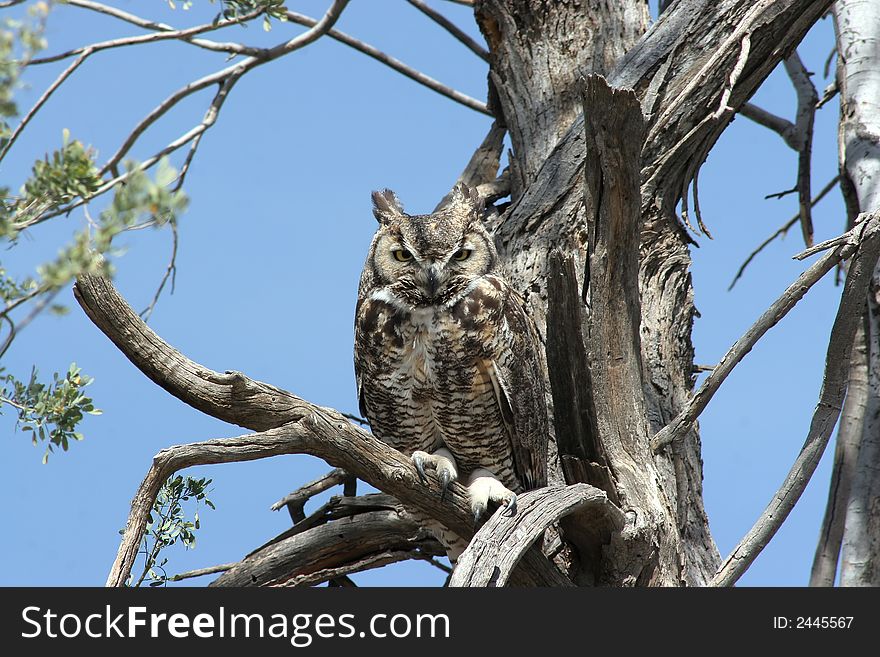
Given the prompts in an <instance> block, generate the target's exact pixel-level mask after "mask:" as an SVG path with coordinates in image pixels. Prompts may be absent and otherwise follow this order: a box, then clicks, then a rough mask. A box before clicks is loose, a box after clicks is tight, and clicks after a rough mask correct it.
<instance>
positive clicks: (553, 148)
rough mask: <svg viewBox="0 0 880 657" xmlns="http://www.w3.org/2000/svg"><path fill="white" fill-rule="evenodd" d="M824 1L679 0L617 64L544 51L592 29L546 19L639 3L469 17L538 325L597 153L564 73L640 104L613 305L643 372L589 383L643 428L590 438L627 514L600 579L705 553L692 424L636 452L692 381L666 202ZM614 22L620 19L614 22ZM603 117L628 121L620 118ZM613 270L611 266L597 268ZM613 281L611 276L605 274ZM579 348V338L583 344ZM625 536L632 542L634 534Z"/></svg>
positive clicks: (515, 252)
mask: <svg viewBox="0 0 880 657" xmlns="http://www.w3.org/2000/svg"><path fill="white" fill-rule="evenodd" d="M597 4H601V3H597ZM829 4H830V2H828V1H818V2H817V1H806V0H801V1H795V0H783V1H778V2H770V1H769V0H763V1H760V2H745V1H739V2H737V1H735V0H724V1H721V2H709V1H708V0H678V2H676V3H673V4H672V5H671V6H669V7H668V9H666V11H665V12H664V13H663V15H662V16H661V18H660V20H659V21H658V22H657V23H656V24H655V25H654V26H653V27H652V28H651V30H650V31H648V33H647V34H646V35H645V36H644V37H643V38H642V39H641V40H640V41H638V42H637V43H635V44H634V45H631V46H630V45H629V44H627V45H625V46H624V49H625V50H626V54H625V55H624V56H623V57H620V58H619V59H617V61H616V64H614V65H613V66H608V64H607V60H606V59H603V58H602V57H598V56H593V55H592V51H591V50H590V48H583V49H582V50H578V51H577V52H578V53H580V54H579V56H577V57H569V58H556V57H553V56H551V55H552V54H555V53H557V52H559V51H560V49H562V48H571V47H573V45H572V44H574V43H576V41H577V40H578V39H580V40H581V41H582V42H585V43H598V42H599V41H596V40H594V39H595V37H591V38H590V39H589V40H585V37H584V35H583V34H582V33H579V32H578V27H572V28H571V29H572V32H564V33H563V32H560V31H559V26H562V25H566V26H578V25H580V26H581V29H582V30H583V31H589V30H590V29H592V27H593V26H597V27H596V28H595V29H597V30H600V31H601V30H605V29H607V30H609V31H610V30H615V29H616V30H617V31H618V32H619V33H620V34H622V35H624V41H626V40H627V39H628V38H629V37H630V36H632V37H635V35H637V34H638V33H639V32H640V31H641V30H642V29H644V22H643V20H644V17H643V14H642V13H640V10H641V9H643V7H639V6H636V5H633V4H630V3H620V4H619V5H618V6H617V9H615V10H614V11H612V12H611V17H610V18H609V19H608V20H607V21H606V20H605V19H604V18H603V19H599V18H594V19H593V20H590V19H589V18H585V15H586V16H592V17H596V16H598V14H599V13H604V10H600V9H598V8H597V7H594V6H593V5H592V4H591V3H587V4H586V5H585V4H583V3H544V2H539V1H538V0H532V1H526V0H520V1H514V0H508V1H500V0H496V1H491V2H490V1H488V0H487V1H483V2H477V3H476V16H477V20H478V22H479V24H480V27H481V29H482V31H483V34H484V35H485V36H486V39H487V41H488V43H489V45H490V62H491V66H492V80H493V82H494V84H495V86H496V88H498V98H499V103H498V104H499V106H500V107H499V108H497V110H496V111H500V114H501V117H502V118H503V121H504V123H505V125H506V127H507V129H508V130H509V131H510V134H511V140H512V142H513V146H514V149H513V153H512V154H511V169H512V170H515V171H516V174H515V175H514V176H512V205H511V206H510V208H509V209H508V210H507V212H506V213H505V214H504V215H503V217H501V219H500V221H499V222H498V223H497V226H496V228H495V235H496V243H497V245H498V247H499V251H500V253H501V255H502V257H503V258H504V260H505V264H506V266H507V270H508V272H509V274H510V276H511V278H512V279H513V280H514V281H516V283H517V286H518V287H519V289H521V290H522V291H523V292H524V293H525V294H526V297H527V302H528V303H529V305H530V308H531V311H532V313H533V316H534V317H535V318H536V321H537V322H538V324H539V330H540V331H541V333H542V335H544V336H546V335H547V328H546V321H547V319H546V317H547V316H546V308H547V294H548V293H547V273H548V262H547V258H548V254H549V252H550V251H551V250H554V249H555V250H558V251H560V252H561V253H563V254H565V255H567V256H570V257H572V258H574V259H575V262H576V263H577V270H578V271H583V269H584V263H585V258H586V254H587V251H588V243H589V238H588V230H589V229H588V227H587V217H588V216H589V213H588V212H586V211H585V204H584V200H583V190H584V185H585V179H584V164H585V163H586V168H587V169H588V170H591V169H597V168H602V169H603V172H604V170H605V168H606V167H607V166H608V165H607V164H606V163H604V162H603V161H602V155H603V154H602V153H597V152H596V149H594V148H590V147H588V146H586V142H585V139H584V117H583V116H582V115H580V113H579V112H578V109H579V108H577V107H576V104H577V103H576V100H575V99H574V98H573V97H572V96H573V93H572V86H571V85H572V84H573V83H574V81H575V80H576V79H577V78H578V76H580V75H583V74H585V73H590V72H596V71H607V72H608V81H609V83H610V84H611V86H612V87H617V88H630V89H634V90H635V94H636V97H637V98H638V100H639V102H640V104H641V113H642V114H643V115H644V116H645V117H646V124H647V135H646V137H645V138H644V139H643V140H642V147H641V160H640V170H641V171H640V197H639V198H640V201H641V203H640V218H639V230H640V246H639V260H638V289H639V291H640V295H639V297H638V301H639V302H640V304H641V308H640V309H638V308H637V307H634V306H630V307H628V308H627V313H631V312H636V321H635V328H636V338H635V339H636V352H637V353H639V357H638V358H637V360H636V361H635V362H638V360H639V359H640V360H641V362H642V372H641V373H640V377H639V378H634V379H631V381H630V384H629V385H630V387H629V388H628V389H627V390H626V391H625V392H624V391H622V390H619V389H617V390H615V391H614V392H613V393H612V392H611V391H610V390H606V389H603V388H601V386H596V385H595V382H594V390H593V391H592V395H593V397H594V399H593V401H594V402H595V401H596V400H597V399H598V398H604V397H607V396H608V395H611V394H617V395H624V398H625V399H626V400H627V401H629V402H631V403H633V404H636V405H637V408H638V405H641V404H643V408H644V411H643V418H642V421H643V428H639V429H635V430H634V435H632V434H631V435H627V436H625V438H624V439H622V441H621V443H620V446H619V448H618V450H617V452H616V453H612V452H613V451H614V450H613V449H612V448H611V446H610V445H608V444H605V445H604V448H605V450H606V451H607V452H608V453H609V460H610V464H609V466H610V469H611V471H612V473H613V475H614V478H615V481H616V486H617V489H618V494H619V496H620V498H621V499H622V500H623V505H624V509H625V511H627V513H628V516H629V517H630V520H631V523H630V526H629V527H628V533H627V532H625V534H626V536H627V537H628V538H627V540H629V541H631V545H629V546H628V549H617V550H607V551H606V554H605V557H604V558H603V563H602V565H601V568H600V570H601V571H602V572H603V573H605V575H604V578H603V580H602V581H604V582H606V583H610V584H625V583H646V584H647V583H652V584H665V585H678V584H692V585H693V584H703V583H706V582H708V581H709V579H711V577H712V575H713V574H714V572H715V569H716V567H717V565H718V561H719V556H718V553H717V549H716V548H715V545H714V543H713V541H712V539H711V536H710V534H709V530H708V521H707V518H706V515H705V511H704V509H703V504H702V463H701V460H700V447H699V439H698V437H697V434H696V432H695V431H694V432H690V433H689V434H688V435H687V436H686V437H685V439H684V440H682V441H680V442H678V443H675V444H674V445H672V446H671V447H670V448H669V449H667V450H666V451H665V452H663V453H661V454H659V455H657V456H651V455H650V454H647V453H643V452H642V449H646V447H645V445H646V444H647V441H648V440H649V438H650V436H651V435H653V433H655V432H656V431H659V430H660V429H661V428H662V427H663V426H665V425H666V424H667V423H668V422H669V420H671V419H672V418H673V417H674V416H675V415H676V414H677V413H678V411H679V410H680V409H681V408H682V406H683V404H684V403H685V402H686V401H687V399H688V398H689V396H690V394H691V391H692V387H693V348H692V345H691V339H690V335H691V327H692V318H693V314H694V307H693V300H692V288H691V282H690V274H689V271H688V269H689V264H690V255H689V253H688V243H689V242H690V241H691V238H690V237H689V236H688V235H687V233H686V232H685V231H684V229H683V228H682V226H681V224H680V222H679V221H678V218H677V216H676V213H675V208H676V205H677V203H678V201H679V200H680V199H681V198H682V196H683V195H685V194H686V193H687V187H688V185H689V184H690V182H691V181H692V180H693V179H694V178H695V176H696V175H697V172H698V169H699V166H700V164H701V163H702V161H703V159H705V156H706V154H707V153H708V151H709V149H710V148H711V147H712V145H714V143H715V141H716V140H717V139H718V137H719V135H720V134H721V132H722V131H723V130H724V128H725V127H726V126H727V124H728V123H729V121H730V119H731V118H732V116H733V112H734V110H735V108H737V107H738V106H739V105H740V104H742V103H743V102H745V101H746V100H747V99H748V98H749V96H750V95H751V94H752V93H753V92H754V91H755V89H756V88H757V87H758V85H759V84H760V83H761V82H762V81H763V80H764V78H765V77H766V76H767V75H768V74H769V73H770V71H771V70H772V69H773V68H774V67H775V66H776V65H777V64H778V63H779V62H780V61H781V60H782V59H783V58H784V56H785V55H787V54H788V52H790V51H791V50H792V49H793V48H794V47H795V46H796V44H797V43H798V42H799V40H800V39H801V37H802V36H803V35H804V34H805V32H806V31H807V29H808V28H809V27H810V25H812V23H813V22H815V21H816V20H817V19H818V18H819V17H820V16H821V15H822V14H823V12H824V11H825V10H826V9H827V7H828V5H829ZM591 12H596V13H595V14H592V13H591ZM531 15H537V16H540V18H533V17H530V16H531ZM621 22H627V23H628V26H627V27H626V28H622V27H621ZM587 26H589V27H587ZM542 30H543V32H542ZM525 35H529V36H528V39H526V38H524V37H525ZM536 39H537V43H538V44H541V45H542V44H544V43H545V42H546V41H550V40H553V42H554V43H555V44H558V45H557V46H556V47H554V48H553V49H550V48H542V47H539V48H537V49H532V48H530V47H529V44H530V43H533V42H535V40H536ZM533 50H537V51H538V54H537V56H536V55H535V54H534V52H533ZM536 62H537V64H536ZM541 67H543V68H541ZM546 70H552V77H553V79H554V80H556V81H557V82H556V84H559V85H561V90H562V91H565V93H559V94H552V95H550V96H549V97H548V95H547V93H546V91H545V89H546V84H547V82H546V78H547V77H548V76H549V75H551V74H550V73H545V71H546ZM536 71H540V72H541V73H540V74H538V73H536ZM608 109H609V108H608V107H600V108H597V110H596V111H597V113H598V116H599V118H600V119H602V120H610V118H609V117H608V116H607V115H606V114H604V113H603V112H607V111H608ZM548 113H549V114H551V115H553V116H555V117H556V119H557V120H558V121H562V120H563V119H566V120H570V121H571V123H570V126H569V125H565V124H561V125H558V126H555V127H554V129H553V130H551V129H549V128H545V129H541V128H540V127H539V128H534V127H533V126H532V125H531V124H532V123H533V122H534V117H543V116H546V115H548ZM524 124H529V125H528V126H526V125H524ZM618 130H623V131H624V132H628V131H629V126H626V125H625V126H621V127H619V128H618ZM604 155H605V156H606V157H607V156H608V155H607V154H604ZM541 156H543V159H542V158H541ZM617 273H619V272H610V274H611V276H612V277H613V276H615V275H616V274H617ZM613 284H614V285H617V286H618V290H622V289H624V287H623V285H622V284H621V283H620V281H613ZM580 285H583V281H580ZM585 312H589V309H586V310H585ZM606 319H607V318H605V317H598V318H594V317H590V318H589V320H588V322H593V323H595V324H596V325H597V326H599V327H601V326H602V325H603V322H605V321H606ZM548 339H549V338H548ZM590 347H591V345H590V344H589V343H588V344H587V351H589V349H590ZM636 381H638V382H640V385H641V386H642V387H641V389H640V388H639V385H637V384H636ZM551 383H552V382H551ZM551 389H552V385H551ZM597 412H598V409H597ZM638 412H641V411H637V412H636V413H634V414H633V416H635V415H637V414H638ZM600 433H601V432H600ZM603 440H605V437H603ZM624 445H626V446H632V445H637V446H639V447H638V450H637V452H636V453H635V454H634V455H626V456H624V452H625V449H624V448H623V446H624ZM552 465H554V466H555V467H557V468H558V467H559V466H558V465H556V464H552ZM596 485H600V484H599V483H598V482H596ZM627 501H629V503H628V502H627ZM637 544H638V545H641V546H642V549H641V550H636V549H635V545H637ZM618 547H619V546H618Z"/></svg>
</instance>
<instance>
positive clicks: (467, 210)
mask: <svg viewBox="0 0 880 657" xmlns="http://www.w3.org/2000/svg"><path fill="white" fill-rule="evenodd" d="M484 205H485V203H484V201H483V199H482V197H481V196H480V194H479V193H478V192H477V190H476V188H475V187H469V186H468V185H466V184H465V183H462V182H460V183H456V184H455V187H453V188H452V191H451V192H449V193H448V194H447V195H446V196H444V197H443V200H442V201H440V204H439V205H438V206H437V207H436V208H435V210H434V211H435V212H436V211H437V210H451V209H453V208H454V209H455V210H456V211H457V212H460V213H462V214H471V215H473V216H474V217H476V218H477V219H481V218H482V217H483V208H484Z"/></svg>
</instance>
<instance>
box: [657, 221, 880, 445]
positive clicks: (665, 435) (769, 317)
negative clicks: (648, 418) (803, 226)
mask: <svg viewBox="0 0 880 657" xmlns="http://www.w3.org/2000/svg"><path fill="white" fill-rule="evenodd" d="M872 230H873V225H872ZM864 232H865V226H864V225H863V224H859V225H857V226H856V227H855V228H853V229H851V230H849V231H847V233H845V234H844V235H843V236H842V237H844V238H845V241H843V243H841V244H839V245H838V246H837V247H836V248H835V249H834V250H833V251H832V252H831V253H828V254H826V255H825V256H824V257H822V259H820V260H819V261H818V262H816V263H815V264H813V265H812V266H811V267H809V268H808V269H807V270H806V271H805V272H803V273H802V274H801V275H800V276H798V278H797V280H796V281H795V282H794V283H792V284H791V285H790V286H789V287H788V288H787V289H786V290H785V292H783V293H782V295H781V296H780V297H779V298H778V299H777V300H776V301H774V302H773V304H772V305H771V306H770V307H769V308H768V309H767V310H766V311H764V313H763V314H762V315H761V316H760V317H759V318H758V320H757V321H756V322H755V323H754V324H753V325H752V326H751V327H749V329H748V330H747V331H746V332H745V333H744V334H743V335H742V337H740V338H739V339H738V340H737V341H736V342H735V343H734V344H733V346H732V347H730V349H729V350H728V351H727V353H726V354H725V355H724V357H723V358H722V359H721V360H720V361H719V363H718V365H717V366H716V367H715V368H714V369H713V370H712V373H711V374H709V376H707V377H706V380H705V381H703V385H701V386H700V389H699V390H698V391H697V392H696V393H695V394H694V396H693V397H691V399H690V400H689V401H688V402H687V404H685V406H684V408H683V409H682V410H681V412H680V413H679V414H678V415H677V416H676V417H675V418H674V419H673V420H672V421H671V422H670V423H669V424H667V425H666V426H665V427H663V429H661V430H660V431H658V432H657V434H656V435H655V436H654V438H653V439H652V440H651V448H652V449H653V450H654V451H655V452H657V451H659V450H660V449H662V448H663V447H664V446H666V445H668V444H669V443H672V442H674V441H676V440H678V439H680V438H681V437H683V436H684V435H685V434H686V433H687V432H688V431H689V430H690V429H691V426H692V425H693V423H694V422H695V421H696V419H697V418H698V417H699V416H700V414H701V413H702V412H703V410H704V409H705V408H706V406H707V405H708V404H709V402H710V401H711V400H712V397H713V396H714V395H715V393H716V392H717V391H718V388H720V387H721V384H722V383H723V382H724V380H725V379H726V378H727V376H728V375H729V374H730V373H731V372H732V371H733V369H734V368H735V367H736V366H737V365H738V364H739V362H740V361H741V360H742V359H743V358H745V356H746V354H748V353H749V352H750V351H751V350H752V348H753V347H754V346H755V345H756V344H757V342H758V340H760V339H761V338H762V337H763V336H764V334H765V333H766V332H767V331H769V330H770V329H771V328H773V327H774V326H776V324H778V323H779V321H780V320H781V319H782V318H783V317H785V316H786V315H787V314H788V312H789V311H790V310H791V309H792V308H794V306H795V304H797V302H798V301H800V300H801V299H802V298H803V297H804V295H806V293H807V291H808V290H809V289H810V288H811V287H812V286H813V285H815V284H816V283H817V282H818V281H819V280H820V279H821V278H822V277H823V276H824V275H825V274H827V273H828V272H829V271H831V269H833V268H834V266H835V265H836V264H837V263H838V262H840V261H841V260H844V259H846V258H848V257H849V256H850V255H851V254H852V253H853V252H855V251H856V249H857V248H858V246H859V243H860V240H861V239H862V237H863V234H864ZM871 234H873V233H871Z"/></svg>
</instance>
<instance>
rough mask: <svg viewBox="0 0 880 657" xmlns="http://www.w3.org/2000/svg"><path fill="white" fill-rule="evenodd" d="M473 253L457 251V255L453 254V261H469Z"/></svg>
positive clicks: (469, 250) (465, 250)
mask: <svg viewBox="0 0 880 657" xmlns="http://www.w3.org/2000/svg"><path fill="white" fill-rule="evenodd" d="M471 253H473V251H471V249H459V250H458V251H456V252H455V253H453V254H452V259H453V260H458V261H459V262H461V261H462V260H467V259H468V258H470V257H471Z"/></svg>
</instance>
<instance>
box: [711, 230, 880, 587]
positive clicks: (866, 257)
mask: <svg viewBox="0 0 880 657" xmlns="http://www.w3.org/2000/svg"><path fill="white" fill-rule="evenodd" d="M860 218H861V220H862V221H861V223H860V224H859V225H858V226H857V228H861V229H863V231H864V235H863V238H862V240H861V242H860V244H859V246H858V249H857V250H856V252H855V253H854V254H853V258H852V262H851V263H850V266H849V271H848V272H847V276H846V282H845V283H844V287H843V294H842V295H841V298H840V306H839V308H838V310H837V317H836V318H835V320H834V325H833V326H832V328H831V338H830V339H829V341H828V352H827V356H826V358H825V373H824V376H823V380H822V390H821V392H820V393H819V403H818V405H817V406H816V411H815V412H814V413H813V420H812V422H811V423H810V430H809V432H808V434H807V439H806V441H805V442H804V446H803V447H802V448H801V451H800V454H798V457H797V459H796V460H795V462H794V465H793V466H792V468H791V470H790V471H789V473H788V475H787V476H786V478H785V481H784V482H783V483H782V486H781V487H780V489H779V490H778V491H777V492H776V493H775V494H774V495H773V498H772V499H771V500H770V503H769V504H768V505H767V508H766V509H765V510H764V512H763V513H762V514H761V517H760V518H758V520H757V521H756V522H755V524H754V526H753V527H752V528H751V529H750V530H749V532H748V534H746V536H745V537H744V538H743V539H742V540H741V541H740V542H739V544H738V545H737V546H736V547H735V548H734V549H733V551H732V552H731V553H730V555H728V557H727V558H726V559H725V560H724V562H723V563H722V564H721V567H720V568H719V569H718V572H717V573H716V574H715V577H714V578H713V579H712V585H713V586H732V585H733V584H734V583H736V581H737V580H738V579H739V578H740V576H742V574H743V573H744V572H745V571H746V569H748V567H749V566H750V565H751V564H752V562H753V561H754V560H755V558H756V557H757V556H758V555H759V554H760V553H761V551H762V550H763V549H764V548H765V547H766V545H767V544H768V543H769V542H770V540H771V539H772V538H773V536H775V534H776V532H777V530H778V529H779V527H781V526H782V523H783V522H785V519H786V518H787V517H788V514H789V513H791V510H792V509H793V508H794V505H795V504H796V503H797V501H798V499H799V498H800V496H801V494H802V493H803V492H804V489H805V488H806V487H807V484H808V483H809V481H810V477H812V475H813V473H814V472H815V471H816V466H817V465H818V464H819V459H820V458H821V457H822V453H823V452H824V451H825V447H826V446H827V445H828V439H829V438H830V437H831V432H832V431H833V430H834V425H835V424H837V419H838V417H839V416H840V411H841V406H842V404H843V399H844V395H845V394H846V384H847V373H848V370H849V361H850V353H851V350H852V346H853V339H854V337H855V334H856V327H857V325H858V323H859V320H860V318H861V317H862V309H863V308H864V304H865V297H866V295H867V293H868V284H869V282H870V280H871V274H872V272H873V270H874V265H875V264H876V263H877V258H878V256H880V213H877V214H872V215H862V216H861V217H860Z"/></svg>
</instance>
